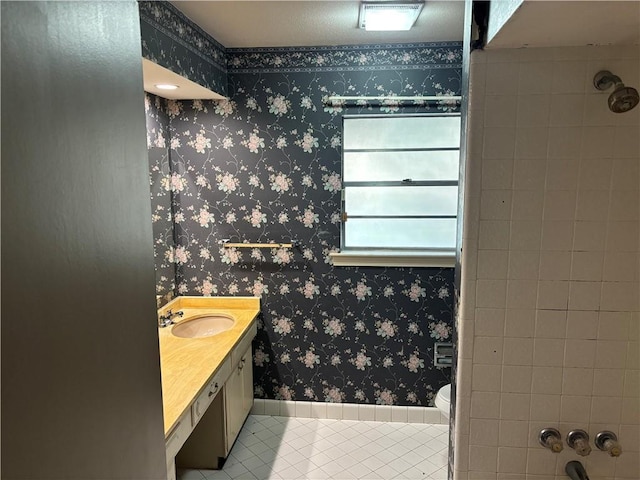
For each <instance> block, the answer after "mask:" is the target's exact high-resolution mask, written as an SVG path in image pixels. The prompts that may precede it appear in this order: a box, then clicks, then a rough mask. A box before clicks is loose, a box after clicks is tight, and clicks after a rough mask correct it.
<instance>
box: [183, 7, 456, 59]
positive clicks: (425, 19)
mask: <svg viewBox="0 0 640 480" xmlns="http://www.w3.org/2000/svg"><path fill="white" fill-rule="evenodd" d="M171 3H173V5H174V6H175V7H177V8H178V9H179V10H180V11H182V13H184V14H185V15H186V16H187V17H189V18H190V19H191V20H192V21H193V22H194V23H196V24H197V25H199V26H200V27H201V28H202V29H204V30H205V31H206V32H207V33H208V34H209V35H211V36H212V37H213V38H215V39H216V40H217V41H218V42H220V43H221V44H222V45H224V46H225V47H227V48H240V47H285V46H330V45H371V44H380V43H417V42H444V41H462V36H463V19H464V1H463V0H452V1H443V0H429V1H427V2H426V3H425V6H424V8H423V9H422V12H421V13H420V17H419V18H418V20H417V22H416V24H415V25H414V27H413V28H412V29H411V30H409V31H408V32H367V31H365V30H361V29H359V28H358V26H357V25H358V12H359V5H360V2H358V1H352V0H350V1H346V0H334V1H321V0H318V1H294V0H289V1H271V0H262V1H249V0H247V1H244V0H240V1H229V0H217V1H173V2H171Z"/></svg>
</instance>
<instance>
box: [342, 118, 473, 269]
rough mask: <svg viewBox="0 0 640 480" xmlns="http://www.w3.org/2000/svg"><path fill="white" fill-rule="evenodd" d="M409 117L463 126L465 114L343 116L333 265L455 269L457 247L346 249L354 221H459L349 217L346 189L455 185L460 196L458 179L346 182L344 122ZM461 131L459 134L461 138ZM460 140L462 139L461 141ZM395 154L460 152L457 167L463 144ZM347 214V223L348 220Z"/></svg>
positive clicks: (427, 216)
mask: <svg viewBox="0 0 640 480" xmlns="http://www.w3.org/2000/svg"><path fill="white" fill-rule="evenodd" d="M407 117H459V118H460V121H461V127H462V115H461V113H460V112H433V113H432V112H423V113H407V114H402V113H397V114H396V113H390V114H364V115H358V114H352V115H343V116H342V151H341V178H342V190H341V199H340V251H338V252H332V253H330V258H331V261H332V263H333V265H334V266H373V267H453V266H454V264H455V245H454V246H453V247H451V248H436V247H430V248H422V247H421V248H415V247H406V246H399V247H384V248H380V247H378V248H376V247H347V246H345V244H346V242H345V240H346V237H345V235H346V221H348V220H349V219H353V218H393V219H396V218H398V219H401V218H445V219H457V217H458V215H457V213H458V212H457V211H456V213H455V214H453V215H398V216H389V215H380V216H377V215H349V214H348V212H346V198H345V197H346V194H345V192H346V189H347V188H348V187H351V188H353V187H357V186H360V187H383V186H389V187H410V186H426V187H430V186H455V187H456V188H457V190H458V192H457V193H458V198H459V195H460V190H459V189H460V179H459V178H457V179H456V180H416V181H410V182H406V181H405V180H400V181H362V182H354V181H345V176H344V174H345V135H344V133H345V120H347V121H348V120H349V119H354V118H387V119H388V118H407ZM461 137H462V131H461V132H460V139H461ZM460 141H461V140H460ZM389 150H392V151H457V152H458V168H459V165H460V158H459V155H460V151H461V145H460V143H458V146H457V147H442V148H406V149H398V148H393V149H389ZM348 151H349V152H354V151H355V152H376V151H387V150H386V149H380V148H374V149H349V150H348ZM345 212H346V215H347V216H346V221H345Z"/></svg>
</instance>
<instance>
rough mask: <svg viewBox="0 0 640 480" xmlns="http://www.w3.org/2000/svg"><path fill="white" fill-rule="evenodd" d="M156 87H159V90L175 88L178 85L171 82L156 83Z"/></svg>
mask: <svg viewBox="0 0 640 480" xmlns="http://www.w3.org/2000/svg"><path fill="white" fill-rule="evenodd" d="M156 88H159V89H160V90H175V89H177V88H179V87H178V85H173V84H171V83H156Z"/></svg>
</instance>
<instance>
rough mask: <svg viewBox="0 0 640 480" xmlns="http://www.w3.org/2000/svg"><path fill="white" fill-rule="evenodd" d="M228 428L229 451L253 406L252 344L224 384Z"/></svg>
mask: <svg viewBox="0 0 640 480" xmlns="http://www.w3.org/2000/svg"><path fill="white" fill-rule="evenodd" d="M224 392H225V409H226V411H225V414H226V430H227V453H229V451H230V450H231V447H232V446H233V442H235V441H236V438H237V437H238V434H239V433H240V429H241V428H242V425H243V424H244V421H245V420H246V419H247V415H249V412H250V411H251V407H252V406H253V372H252V368H251V344H249V346H248V347H247V348H246V349H245V351H244V353H243V354H242V355H240V356H239V358H238V362H237V363H236V365H235V370H234V371H233V372H232V373H231V377H230V378H229V380H227V383H226V384H225V386H224Z"/></svg>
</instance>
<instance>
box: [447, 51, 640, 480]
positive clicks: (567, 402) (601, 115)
mask: <svg viewBox="0 0 640 480" xmlns="http://www.w3.org/2000/svg"><path fill="white" fill-rule="evenodd" d="M471 61H472V66H471V87H470V90H471V94H470V110H469V118H470V127H469V128H470V130H469V138H468V151H469V156H468V159H467V168H466V170H467V178H466V186H465V189H466V191H465V194H466V205H465V229H464V231H463V234H462V237H463V249H462V252H463V256H462V277H463V279H462V292H461V298H462V301H461V309H460V318H459V319H458V321H459V335H460V356H459V369H458V398H457V405H456V408H457V413H456V432H455V445H456V450H455V468H454V472H455V476H454V478H455V479H456V480H463V479H465V480H466V479H483V480H488V479H496V480H497V479H505V480H506V479H508V480H516V479H520V478H521V479H538V480H543V479H544V480H552V479H553V480H559V479H561V478H562V479H564V478H566V476H565V474H564V471H563V470H564V465H565V464H566V462H567V461H569V460H574V459H577V460H582V461H583V462H584V463H585V465H586V467H587V471H588V472H589V474H590V475H591V478H606V479H608V480H623V479H625V480H626V479H632V478H634V479H637V477H638V472H639V471H640V466H639V463H638V462H639V458H640V434H639V433H638V432H640V408H639V405H640V313H639V312H640V298H639V297H640V282H639V280H640V235H639V231H640V228H639V224H640V222H639V218H640V135H639V133H638V132H640V108H636V109H635V110H633V111H631V112H628V113H626V114H613V113H611V112H610V111H609V110H608V108H607V103H606V99H607V96H608V95H609V93H608V92H598V91H596V90H595V89H594V88H593V86H592V79H593V75H594V74H595V73H596V72H597V71H598V70H600V69H602V68H607V69H610V70H612V71H613V72H614V73H616V74H618V75H620V76H621V77H622V78H623V80H624V81H625V82H626V83H627V84H629V85H632V86H634V87H635V88H640V48H638V47H637V46H636V47H576V48H539V49H521V50H487V51H484V52H479V51H476V52H474V53H473V54H472V58H471ZM547 426H552V427H556V428H559V429H560V431H561V432H562V433H564V434H566V433H567V432H568V431H569V430H570V429H572V428H583V429H585V430H587V431H588V432H589V434H590V435H591V436H592V437H593V436H595V434H596V433H597V432H598V431H600V430H602V429H609V430H613V431H614V432H617V433H618V435H619V438H620V441H621V443H622V445H623V449H624V453H623V455H622V456H621V457H620V458H618V459H613V458H610V457H608V456H607V455H606V454H604V453H602V452H599V451H597V450H594V452H593V453H592V454H591V455H590V456H589V457H586V458H582V457H578V456H577V455H576V454H575V452H573V451H572V450H571V449H569V448H568V447H565V450H564V451H563V452H562V453H561V454H559V455H554V454H552V453H551V452H550V451H548V450H546V449H544V448H542V447H541V446H539V444H538V441H537V435H538V432H539V431H540V429H541V428H543V427H547Z"/></svg>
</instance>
